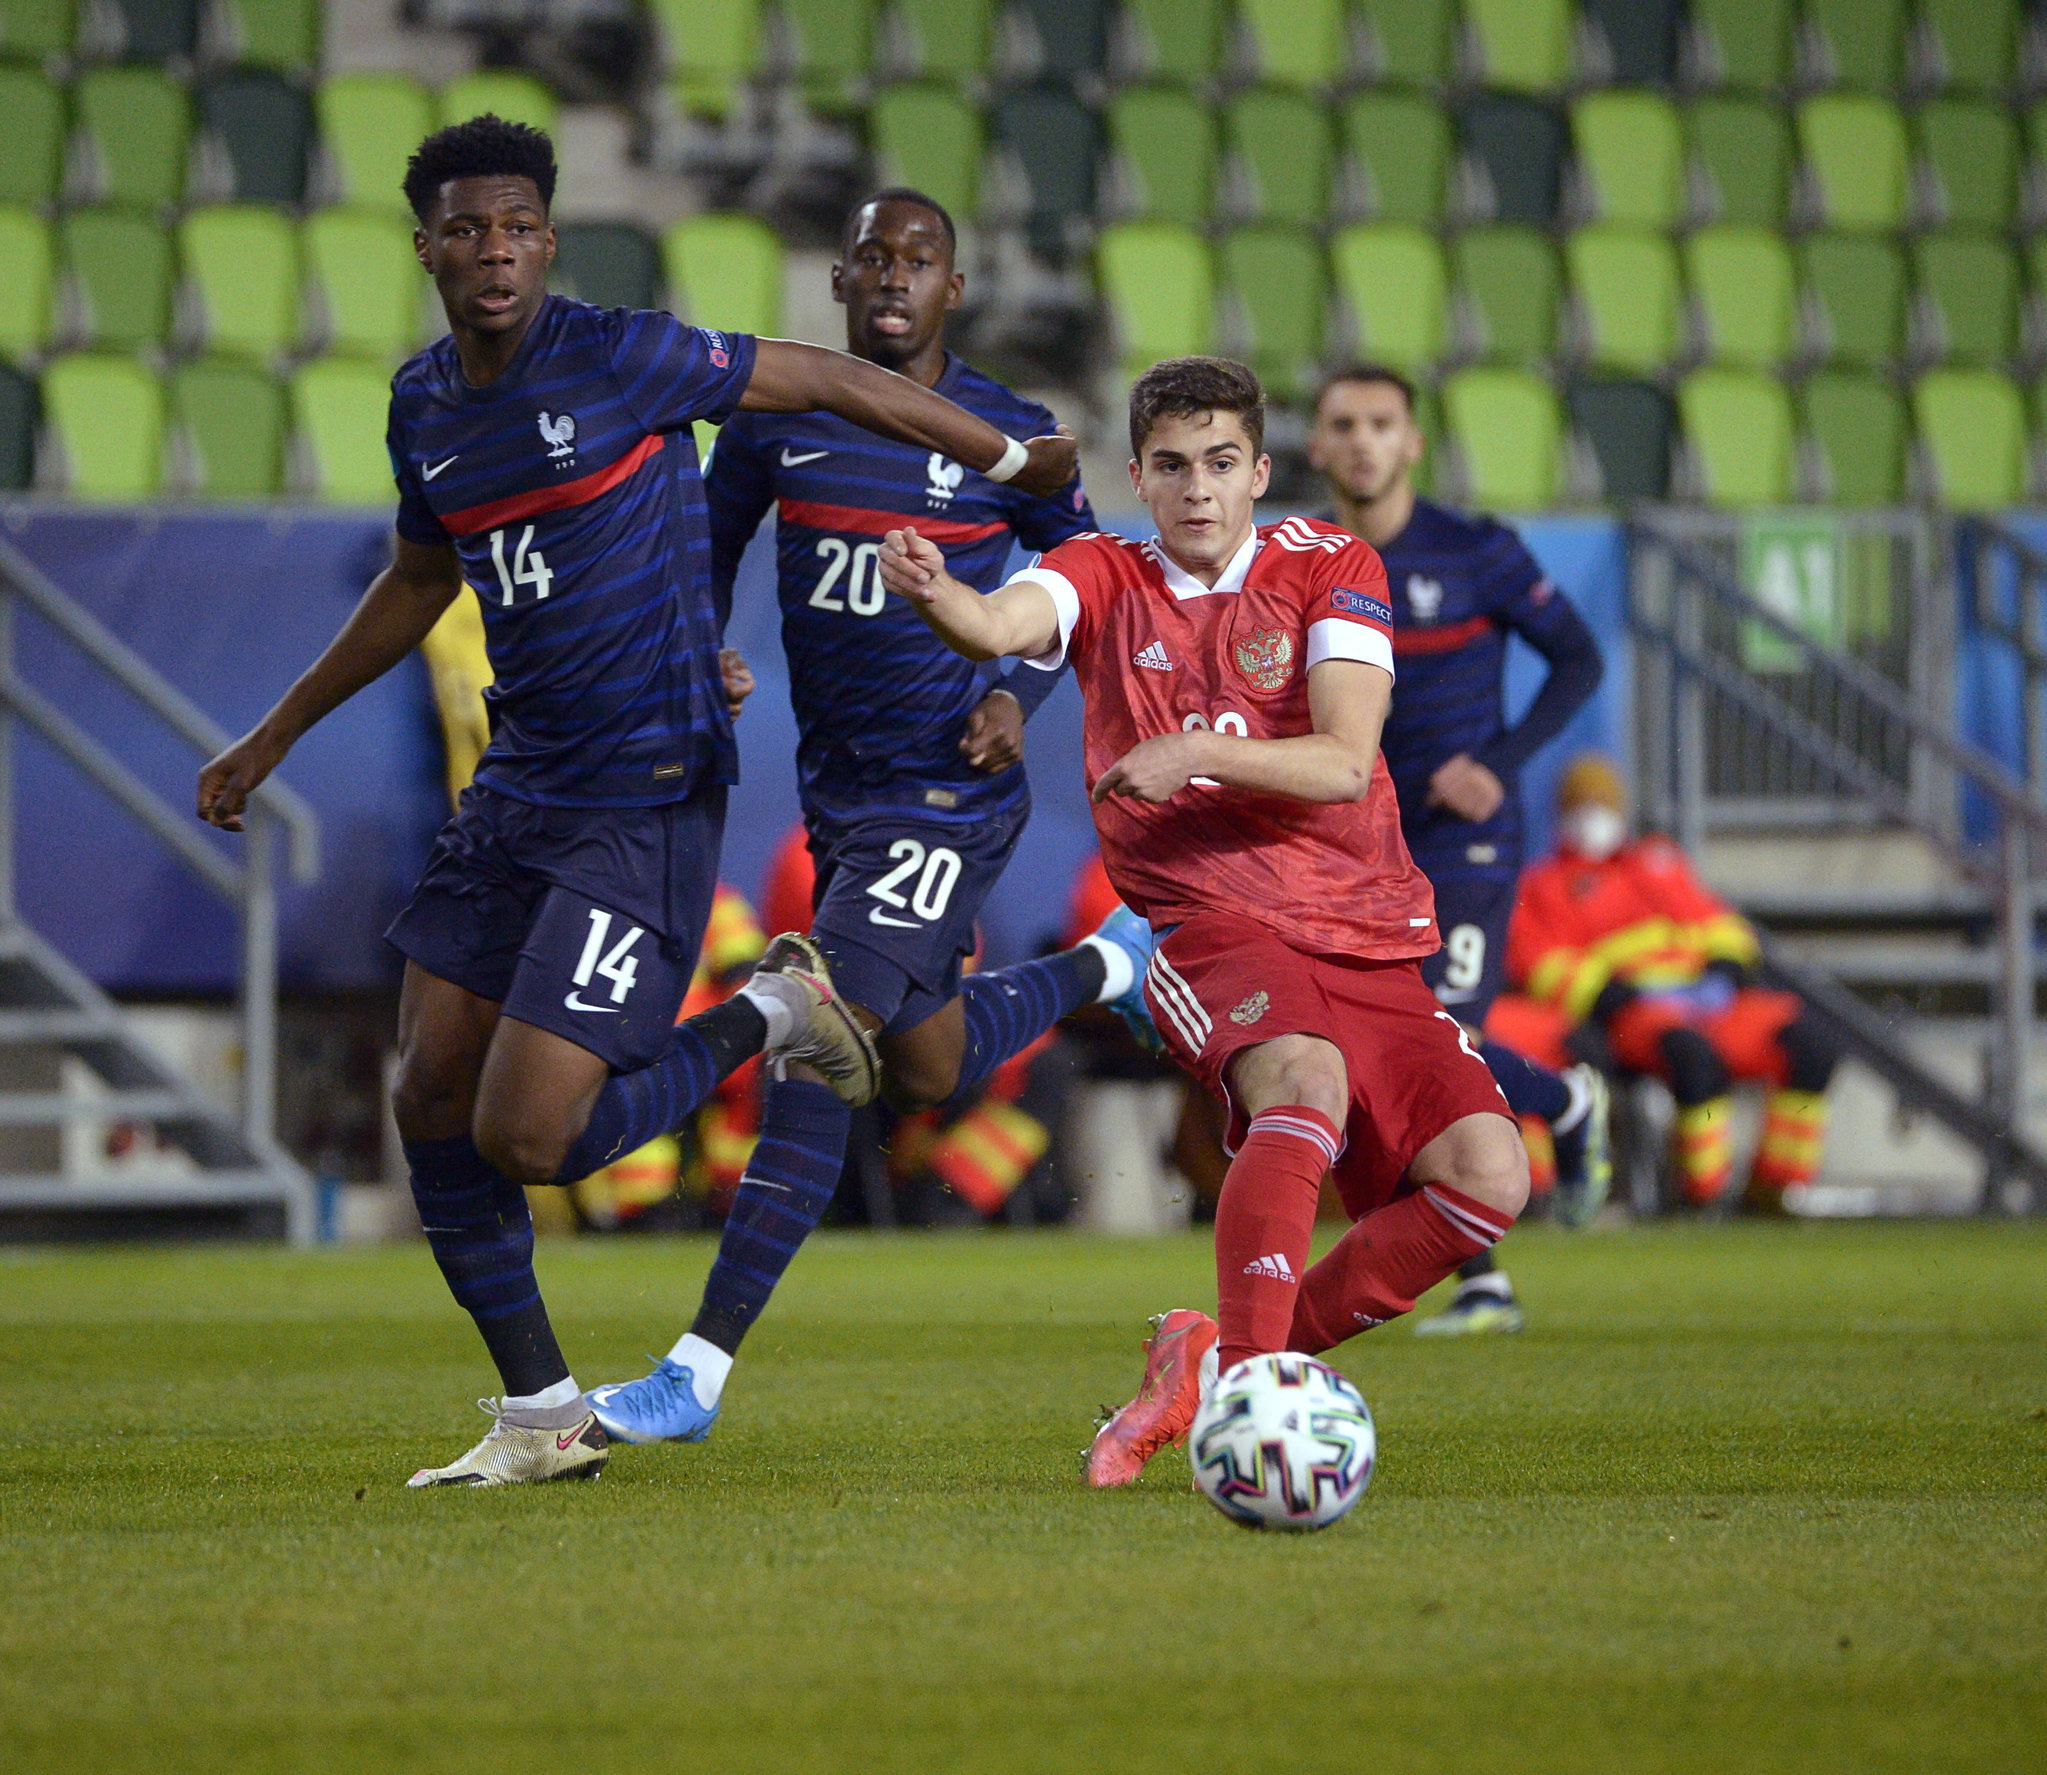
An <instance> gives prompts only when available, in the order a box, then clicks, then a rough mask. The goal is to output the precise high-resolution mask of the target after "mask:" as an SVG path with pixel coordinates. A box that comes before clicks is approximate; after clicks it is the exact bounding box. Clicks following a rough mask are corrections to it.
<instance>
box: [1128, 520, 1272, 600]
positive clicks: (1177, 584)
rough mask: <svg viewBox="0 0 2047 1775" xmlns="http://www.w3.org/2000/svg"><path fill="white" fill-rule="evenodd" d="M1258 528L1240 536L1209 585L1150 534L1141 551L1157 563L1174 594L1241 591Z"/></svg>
mask: <svg viewBox="0 0 2047 1775" xmlns="http://www.w3.org/2000/svg"><path fill="white" fill-rule="evenodd" d="M1258 540H1259V539H1258V532H1257V531H1256V530H1255V529H1254V530H1253V531H1252V532H1251V534H1250V535H1249V536H1247V537H1245V538H1244V546H1243V547H1242V548H1240V549H1239V550H1238V551H1237V552H1236V553H1235V554H1234V555H1232V556H1231V557H1230V564H1229V565H1228V566H1227V567H1225V568H1224V569H1223V570H1222V573H1221V575H1220V576H1219V577H1218V578H1217V580H1216V582H1215V584H1214V585H1212V586H1205V585H1203V584H1202V583H1201V581H1200V580H1198V579H1196V578H1195V577H1194V575H1193V574H1191V573H1189V572H1188V571H1187V569H1186V568H1184V567H1182V566H1181V565H1180V564H1179V563H1178V562H1177V561H1175V560H1174V559H1173V557H1172V556H1171V555H1169V554H1167V553H1166V551H1165V550H1164V549H1162V548H1160V547H1159V545H1158V539H1157V538H1156V537H1154V538H1153V539H1152V540H1151V541H1149V542H1147V543H1146V544H1145V545H1144V547H1145V552H1146V553H1147V554H1149V555H1150V556H1151V558H1152V559H1153V560H1154V561H1156V562H1157V563H1158V564H1159V571H1160V572H1161V573H1162V574H1164V575H1165V580H1166V590H1167V591H1169V592H1171V593H1172V594H1173V596H1174V597H1176V598H1206V597H1208V596H1209V595H1210V594H1211V593H1214V592H1241V591H1242V590H1243V589H1244V580H1245V577H1246V575H1248V574H1249V573H1250V571H1251V562H1252V559H1253V558H1254V557H1255V556H1256V555H1257V553H1258Z"/></svg>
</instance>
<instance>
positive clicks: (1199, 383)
mask: <svg viewBox="0 0 2047 1775" xmlns="http://www.w3.org/2000/svg"><path fill="white" fill-rule="evenodd" d="M1193 413H1234V414H1236V416H1237V417H1238V418H1239V419H1241V420H1242V421H1243V422H1244V430H1245V432H1246V433H1248V434H1249V436H1250V439H1251V448H1252V450H1253V451H1254V452H1257V451H1262V450H1263V449H1264V448H1265V390H1264V389H1262V388H1260V387H1259V386H1258V378H1257V377H1256V376H1254V375H1253V374H1252V373H1251V370H1250V367H1249V366H1248V365H1245V364H1240V363H1238V362H1237V361H1236V360H1235V359H1234V358H1227V357H1169V358H1166V359H1165V360H1164V361H1163V362H1160V363H1156V364H1153V365H1152V367H1151V368H1150V369H1148V370H1147V371H1145V373H1144V374H1143V375H1142V376H1140V377H1138V379H1137V381H1136V382H1135V383H1134V384H1133V385H1132V387H1131V390H1130V454H1131V455H1132V456H1135V457H1138V458H1140V459H1141V458H1142V457H1143V455H1144V440H1145V439H1146V438H1148V437H1150V436H1151V434H1152V432H1153V430H1154V429H1155V428H1156V427H1157V425H1158V422H1159V421H1160V420H1161V419H1181V418H1185V417H1186V416H1188V415H1189V414H1193Z"/></svg>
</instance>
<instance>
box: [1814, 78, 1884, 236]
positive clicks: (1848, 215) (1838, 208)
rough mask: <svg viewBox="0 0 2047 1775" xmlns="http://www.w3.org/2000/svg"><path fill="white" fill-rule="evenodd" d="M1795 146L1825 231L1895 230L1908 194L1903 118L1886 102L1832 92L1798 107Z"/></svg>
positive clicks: (1882, 99)
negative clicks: (1811, 187)
mask: <svg viewBox="0 0 2047 1775" xmlns="http://www.w3.org/2000/svg"><path fill="white" fill-rule="evenodd" d="M1798 146H1799V150H1800V152H1801V153H1802V154H1803V155H1804V156H1805V164H1806V169H1807V171H1808V172H1809V173H1810V175H1811V177H1812V180H1813V184H1814V187H1815V191H1816V194H1817V196H1818V198H1819V205H1820V212H1821V214H1822V216H1823V217H1824V219H1825V221H1826V223H1827V226H1829V227H1830V228H1898V227H1902V226H1903V225H1904V221H1905V207H1906V201H1907V197H1908V195H1909V189H1910V181H1909V176H1908V174H1909V164H1908V161H1907V157H1906V153H1905V119H1904V117H1903V115H1902V114H1901V113H1900V112H1899V110H1898V107H1897V106H1896V105H1894V104H1893V103H1892V102H1891V101H1890V100H1889V99H1884V98H1874V97H1870V96H1868V95H1866V94H1860V93H1834V94H1827V95H1823V96H1822V97H1820V98H1816V99H1807V100H1806V101H1805V103H1804V104H1802V105H1800V106H1799V108H1798Z"/></svg>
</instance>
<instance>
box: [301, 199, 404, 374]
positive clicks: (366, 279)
mask: <svg viewBox="0 0 2047 1775" xmlns="http://www.w3.org/2000/svg"><path fill="white" fill-rule="evenodd" d="M299 238H300V245H301V247H302V249H303V251H304V253H305V261H306V281H307V284H308V286H309V289H310V292H311V295H312V299H313V301H314V303H315V304H316V306H317V310H318V313H319V316H320V322H319V327H318V331H319V333H320V336H321V338H322V339H323V340H324V341H325V342H326V348H327V349H328V350H329V351H333V352H341V353H345V354H348V355H351V356H357V357H366V358H370V359H372V360H373V361H375V362H378V363H394V362H396V361H397V360H398V359H400V358H405V357H410V356H411V355H412V353H413V351H414V350H415V349H417V347H418V345H419V342H420V339H419V334H420V324H419V318H420V304H421V301H422V297H423V292H424V291H425V289H426V287H427V282H426V277H425V275H424V273H422V272H421V270H420V268H419V262H418V260H416V259H415V258H414V257H413V256H412V230H411V229H410V228H408V227H407V226H406V225H405V224H404V223H403V222H401V221H400V220H399V219H398V218H397V217H396V216H393V215H391V214H390V213H388V212H387V211H384V210H353V209H333V210H319V211H316V212H315V213H314V214H313V215H311V216H308V217H307V218H306V224H305V227H304V229H303V230H301V232H300V237H299Z"/></svg>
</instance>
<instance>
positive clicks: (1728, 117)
mask: <svg viewBox="0 0 2047 1775" xmlns="http://www.w3.org/2000/svg"><path fill="white" fill-rule="evenodd" d="M1685 139H1686V143H1687V145H1688V146H1689V148H1690V150H1691V171H1692V180H1693V183H1694V187H1695V189H1696V190H1697V191H1698V192H1699V194H1700V197H1701V207H1702V208H1703V209H1704V211H1705V213H1706V214H1707V215H1709V216H1711V217H1712V218H1713V219H1714V220H1716V221H1721V222H1749V223H1754V224H1755V225H1757V226H1758V227H1763V228H1781V227H1782V226H1783V225H1784V218H1785V215H1786V214H1787V213H1788V212H1789V210H1790V207H1791V128H1790V125H1789V124H1787V123H1786V122H1785V120H1784V113H1783V112H1782V111H1780V110H1778V109H1777V107H1776V106H1775V105H1770V104H1765V103H1764V102H1763V101H1762V100H1760V99H1746V98H1703V99H1699V100H1697V101H1695V102H1694V103H1693V104H1692V106H1691V107H1690V109H1689V110H1687V111H1686V113H1685Z"/></svg>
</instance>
